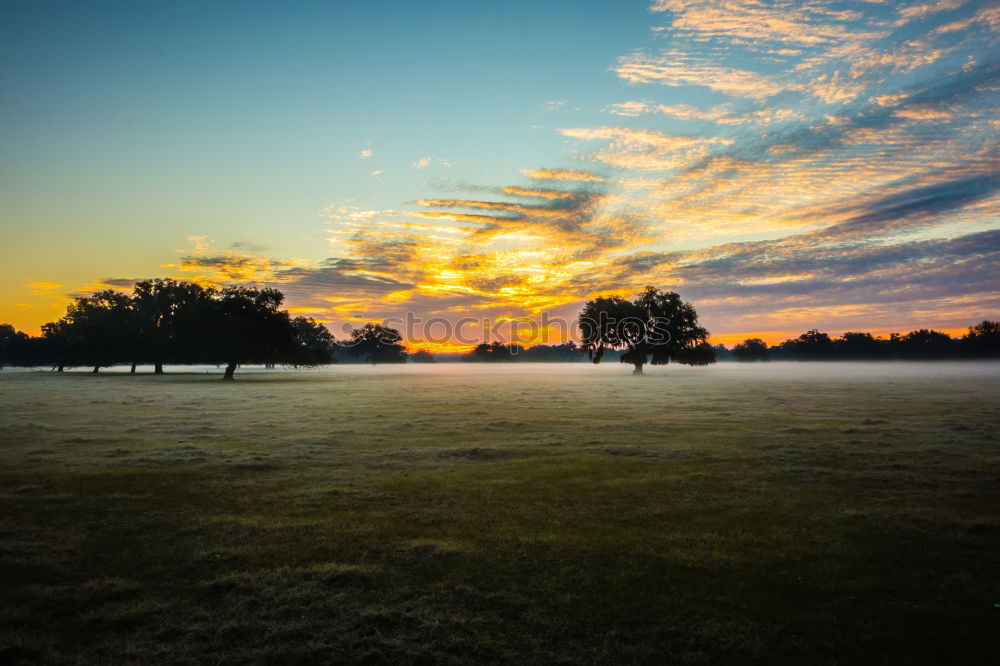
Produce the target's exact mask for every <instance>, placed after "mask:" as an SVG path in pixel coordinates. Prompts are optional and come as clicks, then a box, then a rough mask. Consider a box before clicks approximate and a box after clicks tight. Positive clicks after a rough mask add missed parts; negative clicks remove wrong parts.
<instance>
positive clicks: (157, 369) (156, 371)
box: [153, 363, 163, 375]
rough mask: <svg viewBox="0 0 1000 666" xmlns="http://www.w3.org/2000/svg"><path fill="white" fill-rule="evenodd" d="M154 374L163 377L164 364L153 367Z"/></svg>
mask: <svg viewBox="0 0 1000 666" xmlns="http://www.w3.org/2000/svg"><path fill="white" fill-rule="evenodd" d="M153 374H154V375H162V374H163V364H162V363H157V364H156V365H155V366H154V367H153Z"/></svg>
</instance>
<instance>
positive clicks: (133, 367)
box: [128, 361, 136, 375]
mask: <svg viewBox="0 0 1000 666" xmlns="http://www.w3.org/2000/svg"><path fill="white" fill-rule="evenodd" d="M135 365H136V363H135V361H132V369H131V370H129V371H128V372H129V374H130V375H134V374H135Z"/></svg>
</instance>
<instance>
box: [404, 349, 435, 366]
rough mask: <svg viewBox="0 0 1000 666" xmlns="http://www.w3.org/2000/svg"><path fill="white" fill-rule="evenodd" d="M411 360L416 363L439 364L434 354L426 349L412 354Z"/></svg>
mask: <svg viewBox="0 0 1000 666" xmlns="http://www.w3.org/2000/svg"><path fill="white" fill-rule="evenodd" d="M410 360H411V361H413V362H414V363H437V359H436V358H434V354H432V353H430V352H429V351H427V350H426V349H418V350H417V351H415V352H413V353H412V354H410Z"/></svg>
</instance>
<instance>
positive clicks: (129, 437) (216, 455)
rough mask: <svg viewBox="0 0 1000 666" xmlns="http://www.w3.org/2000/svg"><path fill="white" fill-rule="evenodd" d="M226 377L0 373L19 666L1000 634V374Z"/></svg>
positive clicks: (538, 369)
mask: <svg viewBox="0 0 1000 666" xmlns="http://www.w3.org/2000/svg"><path fill="white" fill-rule="evenodd" d="M168 370H169V369H168ZM209 370H210V373H209ZM220 376H221V371H216V370H215V368H211V369H194V370H189V371H187V372H182V371H180V370H178V369H175V371H174V372H173V373H172V374H167V375H164V376H152V375H145V374H139V375H135V376H129V375H128V374H124V373H102V374H100V375H97V376H91V375H89V374H87V373H84V372H80V373H76V372H74V373H63V374H62V375H57V374H55V373H49V372H11V371H9V370H5V371H3V372H2V373H0V405H2V406H0V506H2V507H3V508H2V510H0V581H2V584H0V663H25V664H30V663H40V664H41V663H46V664H47V663H87V664H90V663H98V664H99V663H106V664H119V663H130V664H143V663H148V664H186V663H191V664H195V663H214V664H236V663H248V662H252V663H275V664H278V663H281V664H294V663H302V664H318V663H397V664H431V663H512V662H516V663H522V664H523V663H528V664H532V663H546V664H548V663H565V664H576V663H616V664H619V663H657V664H664V663H679V664H720V663H741V664H744V663H762V664H763V663H768V664H774V663H795V664H801V663H826V664H838V663H884V664H890V663H892V664H895V663H905V662H906V661H910V662H918V663H924V662H939V663H940V662H944V663H961V662H966V663H972V662H974V661H980V662H981V661H984V660H987V659H995V657H996V654H997V653H998V652H1000V511H998V507H1000V438H998V434H1000V430H998V426H1000V413H998V409H997V408H998V396H1000V364H997V363H978V364H976V363H965V364H962V363H912V364H906V363H870V364H866V365H861V364H852V363H831V364H822V363H770V364H759V365H753V364H734V363H728V364H718V365H716V366H712V367H708V368H688V367H675V366H669V367H667V368H660V367H657V368H648V369H647V375H646V376H645V377H633V376H631V374H630V368H628V367H626V366H622V365H619V364H607V365H602V366H592V365H589V364H558V365H556V364H553V365H549V364H531V365H529V364H511V365H484V364H438V365H427V366H417V365H413V364H411V365H405V366H378V367H374V368H373V367H368V366H342V367H331V368H328V369H321V370H302V371H292V370H276V371H268V372H263V371H243V372H239V373H237V381H235V382H222V381H219V377H220Z"/></svg>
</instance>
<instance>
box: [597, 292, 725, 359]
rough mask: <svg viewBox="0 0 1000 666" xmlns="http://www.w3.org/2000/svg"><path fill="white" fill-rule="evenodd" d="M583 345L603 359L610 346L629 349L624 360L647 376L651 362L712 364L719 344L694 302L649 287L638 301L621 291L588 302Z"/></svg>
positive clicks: (675, 294) (623, 355) (622, 357)
mask: <svg viewBox="0 0 1000 666" xmlns="http://www.w3.org/2000/svg"><path fill="white" fill-rule="evenodd" d="M580 330H581V333H582V337H583V342H582V345H581V348H582V349H585V350H586V351H587V354H588V356H589V358H590V359H591V360H592V361H593V362H594V363H600V362H601V358H602V357H603V356H604V351H605V350H606V349H614V350H623V353H622V354H621V357H620V359H619V360H620V361H621V362H622V363H629V364H631V365H633V366H634V368H635V370H634V374H638V375H641V374H642V367H643V366H644V365H645V364H646V363H650V364H652V365H666V364H667V363H671V362H672V363H683V364H685V365H708V364H710V363H714V362H715V349H714V348H713V347H712V346H711V345H710V344H708V331H707V330H705V329H704V328H703V327H701V326H700V325H699V324H698V313H697V312H696V311H695V309H694V306H693V305H691V304H690V303H685V302H684V301H682V300H681V297H680V296H679V295H678V294H677V293H675V292H672V291H657V289H656V287H652V286H650V287H646V289H645V290H644V291H643V292H642V293H641V294H639V295H638V296H637V297H636V298H635V299H634V300H632V301H628V300H625V299H624V298H621V297H620V296H610V297H600V298H596V299H594V300H592V301H588V302H587V304H586V305H584V307H583V310H582V311H581V312H580Z"/></svg>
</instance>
